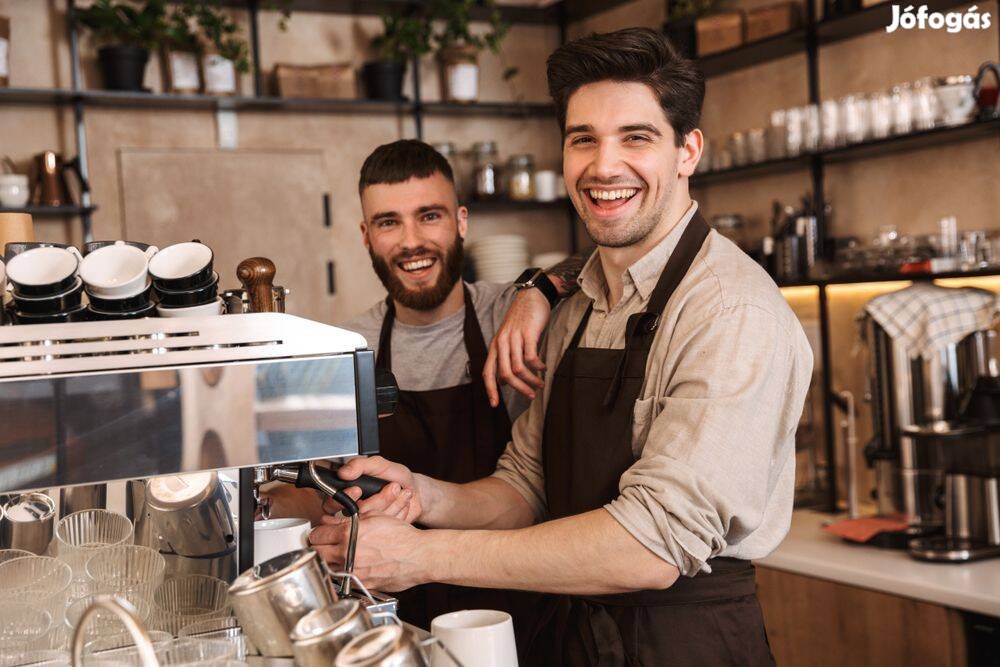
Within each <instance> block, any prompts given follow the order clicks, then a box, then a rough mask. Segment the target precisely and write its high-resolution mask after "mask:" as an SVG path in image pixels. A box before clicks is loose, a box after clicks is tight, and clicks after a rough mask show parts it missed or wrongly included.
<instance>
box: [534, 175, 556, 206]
mask: <svg viewBox="0 0 1000 667" xmlns="http://www.w3.org/2000/svg"><path fill="white" fill-rule="evenodd" d="M557 180H558V174H556V172H554V171H552V170H551V169H543V170H542V171H536V172H535V199H537V200H538V201H555V199H556V181H557Z"/></svg>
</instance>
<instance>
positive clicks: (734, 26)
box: [695, 10, 746, 56]
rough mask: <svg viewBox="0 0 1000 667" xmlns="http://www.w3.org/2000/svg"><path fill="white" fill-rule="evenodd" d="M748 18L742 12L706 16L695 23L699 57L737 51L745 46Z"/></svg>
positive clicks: (735, 11) (734, 11)
mask: <svg viewBox="0 0 1000 667" xmlns="http://www.w3.org/2000/svg"><path fill="white" fill-rule="evenodd" d="M745 28H746V16H745V14H744V13H743V12H742V11H740V10H733V11H726V12H719V13H718V14H712V15H711V16H704V17H702V18H700V19H698V21H697V23H695V31H696V32H697V33H698V55H699V56H707V55H710V54H712V53H719V52H720V51H728V50H729V49H735V48H736V47H737V46H740V45H741V44H743V38H744V32H745Z"/></svg>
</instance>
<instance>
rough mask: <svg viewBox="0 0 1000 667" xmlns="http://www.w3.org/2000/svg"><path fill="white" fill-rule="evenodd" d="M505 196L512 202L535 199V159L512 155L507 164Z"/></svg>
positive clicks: (527, 156) (528, 156)
mask: <svg viewBox="0 0 1000 667" xmlns="http://www.w3.org/2000/svg"><path fill="white" fill-rule="evenodd" d="M507 196H508V197H510V198H511V199H512V200H514V201H531V200H532V199H534V198H535V158H533V157H532V156H530V155H512V156H511V157H510V160H509V161H508V162H507Z"/></svg>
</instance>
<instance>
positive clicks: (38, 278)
mask: <svg viewBox="0 0 1000 667" xmlns="http://www.w3.org/2000/svg"><path fill="white" fill-rule="evenodd" d="M81 259H82V258H81V257H80V251H79V250H77V249H76V248H74V247H72V246H70V247H69V248H57V247H54V246H43V247H41V248H32V249H30V250H25V251H24V252H22V253H21V254H19V255H16V256H14V257H13V258H12V259H11V260H10V261H9V262H8V263H7V279H8V280H11V281H13V282H15V283H20V284H22V285H30V286H34V287H41V286H43V285H50V284H54V283H58V282H61V281H63V280H66V279H67V278H69V277H70V276H72V275H75V274H76V270H77V267H79V266H80V260H81Z"/></svg>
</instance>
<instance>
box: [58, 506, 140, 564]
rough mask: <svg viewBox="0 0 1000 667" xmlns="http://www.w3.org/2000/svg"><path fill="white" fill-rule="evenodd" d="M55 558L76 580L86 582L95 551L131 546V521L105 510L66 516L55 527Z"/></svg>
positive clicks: (93, 510) (80, 512) (91, 510)
mask: <svg viewBox="0 0 1000 667" xmlns="http://www.w3.org/2000/svg"><path fill="white" fill-rule="evenodd" d="M55 532H56V536H55V539H54V540H53V541H52V546H53V548H54V550H55V555H56V556H57V557H58V558H59V559H60V560H63V561H65V562H66V563H67V564H69V566H70V567H71V568H73V576H74V578H76V579H86V576H87V574H86V565H87V559H89V558H90V557H91V556H93V555H94V554H95V553H96V552H97V550H98V549H103V548H106V547H111V546H117V545H121V544H131V543H132V522H131V521H129V520H128V517H126V516H124V515H122V514H118V513H117V512H109V511H108V510H101V509H90V510H81V511H79V512H73V513H72V514H67V515H66V516H64V517H63V518H62V519H60V520H59V523H58V524H56V531H55Z"/></svg>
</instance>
